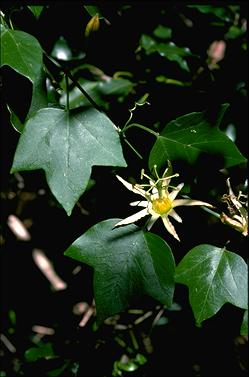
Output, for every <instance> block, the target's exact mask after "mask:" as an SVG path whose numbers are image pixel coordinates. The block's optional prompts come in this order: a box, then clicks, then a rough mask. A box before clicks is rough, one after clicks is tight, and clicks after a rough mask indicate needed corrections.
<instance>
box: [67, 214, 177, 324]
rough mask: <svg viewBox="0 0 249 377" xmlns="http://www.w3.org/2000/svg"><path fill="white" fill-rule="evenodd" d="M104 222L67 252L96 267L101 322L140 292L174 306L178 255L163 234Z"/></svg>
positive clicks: (88, 232)
mask: <svg viewBox="0 0 249 377" xmlns="http://www.w3.org/2000/svg"><path fill="white" fill-rule="evenodd" d="M119 220H120V219H109V220H105V221H102V222H100V223H98V224H96V225H94V226H93V227H92V228H90V229H89V230H88V231H87V232H86V233H85V234H83V235H82V236H81V237H79V238H78V239H77V240H76V241H75V242H74V243H73V244H72V245H71V246H70V247H69V248H68V249H67V250H66V251H65V255H67V256H69V257H71V258H74V259H76V260H78V261H80V262H83V263H86V264H88V265H89V266H92V267H93V268H94V296H95V303H96V309H97V321H98V323H101V322H102V321H103V320H104V319H106V318H107V317H110V316H112V315H113V314H115V313H119V312H121V311H123V310H124V309H125V308H126V307H127V306H128V305H129V303H130V302H131V300H132V299H133V298H134V297H135V296H137V295H144V294H148V295H150V296H152V297H153V298H155V299H156V300H159V301H161V302H162V303H164V304H166V305H167V306H169V307H170V306H171V304H172V299H173V293H174V267H175V263H174V258H173V255H172V252H171V249H170V248H169V246H168V245H167V244H166V242H165V241H164V240H163V239H161V238H160V237H158V236H156V235H154V234H152V233H145V232H143V231H142V230H140V228H138V227H137V226H136V225H134V224H132V225H128V226H125V227H120V228H115V229H113V227H114V225H115V224H117V222H118V221H119Z"/></svg>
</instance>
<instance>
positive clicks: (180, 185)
mask: <svg viewBox="0 0 249 377" xmlns="http://www.w3.org/2000/svg"><path fill="white" fill-rule="evenodd" d="M183 186H184V183H180V184H179V185H178V186H177V187H176V188H175V189H174V190H173V191H171V193H170V194H169V198H170V200H172V201H173V200H174V199H175V198H176V197H177V195H178V192H179V191H181V189H182V188H183Z"/></svg>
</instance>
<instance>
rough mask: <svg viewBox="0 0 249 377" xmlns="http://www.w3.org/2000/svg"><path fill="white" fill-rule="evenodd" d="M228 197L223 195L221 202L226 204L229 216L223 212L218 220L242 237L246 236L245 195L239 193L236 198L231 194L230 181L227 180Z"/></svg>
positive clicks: (246, 207)
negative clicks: (239, 233)
mask: <svg viewBox="0 0 249 377" xmlns="http://www.w3.org/2000/svg"><path fill="white" fill-rule="evenodd" d="M227 187H228V195H227V194H224V195H223V197H222V201H223V202H226V203H227V209H228V211H229V216H227V215H226V214H225V213H224V212H222V214H221V215H220V219H221V221H222V222H223V223H224V224H227V225H229V226H231V227H232V228H234V229H235V230H237V231H238V232H241V233H242V234H243V236H248V201H247V195H244V194H242V193H241V192H239V195H238V196H236V195H235V194H234V193H233V190H232V187H231V184H230V179H229V178H228V179H227Z"/></svg>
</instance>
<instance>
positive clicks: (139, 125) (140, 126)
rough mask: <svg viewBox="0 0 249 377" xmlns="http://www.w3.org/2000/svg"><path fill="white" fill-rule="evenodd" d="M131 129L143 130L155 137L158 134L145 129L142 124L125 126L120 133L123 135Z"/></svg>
mask: <svg viewBox="0 0 249 377" xmlns="http://www.w3.org/2000/svg"><path fill="white" fill-rule="evenodd" d="M132 127H138V128H141V129H142V130H144V131H146V132H149V133H150V134H152V135H154V136H156V137H158V136H159V133H158V132H155V131H153V130H151V129H150V128H148V127H145V126H143V125H142V124H139V123H131V124H129V125H128V126H125V127H124V128H123V129H122V130H121V131H120V132H121V133H125V132H126V131H127V130H128V129H129V128H132Z"/></svg>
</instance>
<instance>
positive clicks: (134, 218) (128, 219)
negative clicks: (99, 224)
mask: <svg viewBox="0 0 249 377" xmlns="http://www.w3.org/2000/svg"><path fill="white" fill-rule="evenodd" d="M146 215H148V211H147V208H144V209H142V211H139V212H138V213H135V215H132V216H129V217H126V219H124V220H121V221H119V222H118V223H117V224H116V225H115V226H114V228H116V226H120V225H127V224H131V223H135V222H136V221H138V220H139V219H141V218H142V217H144V216H146Z"/></svg>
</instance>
